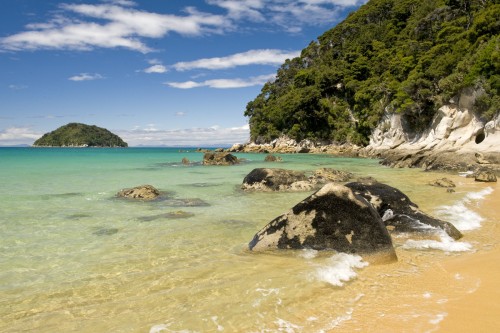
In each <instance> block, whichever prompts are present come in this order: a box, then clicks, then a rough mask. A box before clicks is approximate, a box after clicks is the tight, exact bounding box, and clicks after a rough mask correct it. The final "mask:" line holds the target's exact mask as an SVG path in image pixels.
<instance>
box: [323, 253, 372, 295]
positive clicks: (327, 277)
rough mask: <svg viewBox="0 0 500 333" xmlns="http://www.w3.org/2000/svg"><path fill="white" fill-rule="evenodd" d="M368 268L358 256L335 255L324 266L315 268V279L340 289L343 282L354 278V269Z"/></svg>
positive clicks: (355, 274)
mask: <svg viewBox="0 0 500 333" xmlns="http://www.w3.org/2000/svg"><path fill="white" fill-rule="evenodd" d="M366 266H368V263H367V262H365V261H363V258H361V257H360V256H358V255H353V254H347V253H337V254H335V255H333V256H332V257H331V258H329V259H328V263H327V265H326V266H322V267H319V268H317V270H316V278H317V279H318V280H319V281H324V282H327V283H329V284H331V285H333V286H337V287H342V286H344V284H345V282H348V281H350V280H352V279H354V278H356V276H357V273H356V271H355V269H356V268H363V267H366Z"/></svg>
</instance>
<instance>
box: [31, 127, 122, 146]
mask: <svg viewBox="0 0 500 333" xmlns="http://www.w3.org/2000/svg"><path fill="white" fill-rule="evenodd" d="M33 145H34V146H35V147H43V146H48V147H127V146H128V145H127V143H126V142H124V141H123V140H122V139H121V138H120V137H119V136H117V135H115V134H113V133H111V132H110V131H108V130H107V129H105V128H101V127H97V126H94V125H85V124H80V123H69V124H67V125H64V126H61V127H59V128H58V129H56V130H55V131H52V132H50V133H46V134H44V135H43V136H42V137H41V138H40V139H38V140H36V141H35V143H34V144H33Z"/></svg>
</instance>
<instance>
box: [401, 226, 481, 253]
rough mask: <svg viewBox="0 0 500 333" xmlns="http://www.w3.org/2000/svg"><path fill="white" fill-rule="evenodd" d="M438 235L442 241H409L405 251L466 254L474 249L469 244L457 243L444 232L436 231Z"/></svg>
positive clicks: (405, 245) (404, 246) (405, 244)
mask: <svg viewBox="0 0 500 333" xmlns="http://www.w3.org/2000/svg"><path fill="white" fill-rule="evenodd" d="M436 234H437V235H438V237H439V238H440V240H433V239H424V240H413V239H409V240H407V241H406V243H404V244H403V249H407V250H408V249H417V250H441V251H445V252H465V251H470V250H471V249H472V245H471V244H469V243H467V242H457V241H455V240H454V239H453V238H451V237H450V236H448V234H447V233H446V232H445V231H444V230H440V229H436Z"/></svg>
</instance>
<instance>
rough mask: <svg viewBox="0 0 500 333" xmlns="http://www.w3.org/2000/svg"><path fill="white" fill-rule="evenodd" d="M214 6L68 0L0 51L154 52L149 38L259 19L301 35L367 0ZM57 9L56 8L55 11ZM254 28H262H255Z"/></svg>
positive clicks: (241, 1)
mask: <svg viewBox="0 0 500 333" xmlns="http://www.w3.org/2000/svg"><path fill="white" fill-rule="evenodd" d="M205 2H206V3H208V4H209V5H212V7H211V9H216V8H215V7H219V8H222V9H223V11H224V12H223V13H222V14H221V13H217V14H215V13H208V12H201V11H199V10H197V9H196V8H195V7H186V8H185V9H184V15H174V14H169V13H156V12H150V11H145V10H140V9H139V8H138V7H139V5H138V3H136V2H134V1H131V0H104V1H103V2H102V3H99V4H82V3H73V4H72V3H63V4H60V5H59V8H58V9H59V10H58V11H57V13H56V14H54V16H53V17H52V18H51V19H49V20H48V21H46V22H40V23H31V24H28V25H26V27H25V31H21V32H18V33H15V34H12V35H10V36H6V37H3V38H0V52H2V51H4V52H5V51H21V50H42V49H45V50H47V49H49V50H50V49H57V50H93V49H96V48H125V49H129V50H134V51H139V52H143V53H148V52H151V51H153V50H152V49H151V48H150V47H149V46H148V45H147V44H146V42H145V41H144V39H146V38H163V37H165V36H166V35H167V34H169V33H172V32H173V33H178V34H180V35H184V36H200V35H203V34H213V33H223V32H227V31H231V30H235V29H246V28H247V26H245V23H244V22H248V21H251V22H258V23H259V25H260V26H262V27H263V28H264V29H268V28H269V26H273V27H276V25H278V26H281V27H282V28H283V29H284V30H286V31H289V32H292V33H297V32H300V31H301V30H302V27H303V26H307V25H319V24H328V25H331V24H332V23H334V22H336V21H337V20H338V19H339V17H340V13H341V12H342V11H343V10H344V9H345V8H349V7H353V8H354V7H357V6H359V5H361V4H364V3H366V2H367V0H298V1H290V0H206V1H205ZM54 12H55V11H54ZM252 28H253V29H255V28H257V27H252Z"/></svg>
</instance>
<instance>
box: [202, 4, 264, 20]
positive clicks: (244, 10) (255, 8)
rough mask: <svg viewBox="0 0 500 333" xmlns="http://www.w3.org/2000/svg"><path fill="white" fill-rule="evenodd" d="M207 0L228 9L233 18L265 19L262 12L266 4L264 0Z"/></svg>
mask: <svg viewBox="0 0 500 333" xmlns="http://www.w3.org/2000/svg"><path fill="white" fill-rule="evenodd" d="M207 2H208V3H209V4H211V5H215V6H218V7H221V8H224V9H226V10H227V11H228V15H229V16H230V17H231V18H233V19H240V18H247V19H251V20H252V21H258V22H261V21H264V20H265V17H264V15H263V14H262V13H261V12H260V11H261V10H262V9H264V6H265V5H264V1H263V0H208V1H207Z"/></svg>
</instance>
